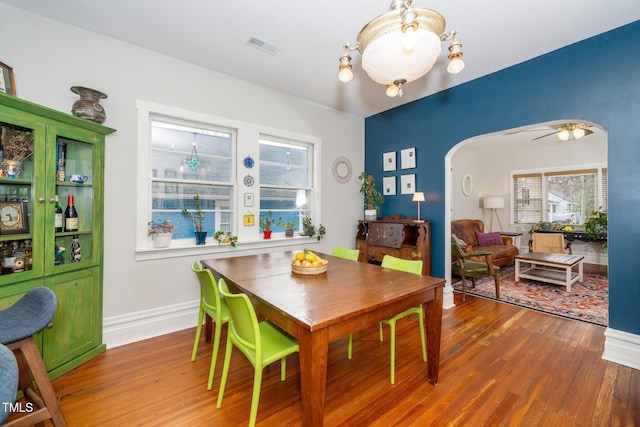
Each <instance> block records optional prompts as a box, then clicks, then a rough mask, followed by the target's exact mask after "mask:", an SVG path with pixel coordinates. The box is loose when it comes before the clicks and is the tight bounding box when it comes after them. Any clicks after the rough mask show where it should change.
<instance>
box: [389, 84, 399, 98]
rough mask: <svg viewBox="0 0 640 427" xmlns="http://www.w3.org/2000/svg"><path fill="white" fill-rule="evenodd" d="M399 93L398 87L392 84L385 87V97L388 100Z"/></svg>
mask: <svg viewBox="0 0 640 427" xmlns="http://www.w3.org/2000/svg"><path fill="white" fill-rule="evenodd" d="M399 93H400V89H398V86H396V85H394V84H393V83H391V84H390V85H387V96H388V97H389V98H395V97H396V96H398V94H399Z"/></svg>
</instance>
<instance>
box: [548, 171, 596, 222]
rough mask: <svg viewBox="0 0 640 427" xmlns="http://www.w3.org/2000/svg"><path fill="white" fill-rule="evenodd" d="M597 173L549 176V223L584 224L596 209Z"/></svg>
mask: <svg viewBox="0 0 640 427" xmlns="http://www.w3.org/2000/svg"><path fill="white" fill-rule="evenodd" d="M597 178H598V176H597V174H596V173H589V174H568V175H553V176H547V177H546V180H547V221H549V222H562V223H565V224H583V223H584V222H585V221H586V220H587V218H588V216H589V213H591V211H593V210H595V209H596V207H597V206H596V203H597V193H596V181H597Z"/></svg>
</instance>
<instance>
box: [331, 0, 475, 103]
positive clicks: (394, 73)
mask: <svg viewBox="0 0 640 427" xmlns="http://www.w3.org/2000/svg"><path fill="white" fill-rule="evenodd" d="M445 26H446V22H445V19H444V17H443V16H442V15H440V14H439V13H438V12H435V11H433V10H430V9H421V8H414V1H413V0H394V1H393V2H392V4H391V10H390V11H389V12H387V13H385V14H383V15H380V16H378V17H376V18H374V19H373V20H372V21H371V22H369V23H368V24H367V25H365V26H364V28H363V29H362V30H361V31H360V33H359V34H358V37H357V39H356V42H355V43H353V44H352V43H346V44H345V45H344V53H343V55H342V56H341V57H340V66H339V74H338V78H339V79H340V80H341V81H343V82H345V83H346V82H348V81H350V80H351V79H352V78H353V72H352V68H351V57H350V56H349V54H348V52H349V51H354V50H357V51H359V52H360V53H361V55H362V68H363V69H364V71H365V72H366V73H367V75H368V76H369V77H370V78H371V80H373V81H375V82H376V83H380V84H382V85H385V86H386V87H387V95H388V96H392V97H393V96H402V87H403V85H405V84H407V83H410V82H412V81H414V80H417V79H419V78H421V77H422V76H424V75H425V74H427V73H428V72H429V71H430V70H431V68H433V66H434V64H435V63H436V61H437V60H438V57H439V56H440V53H441V51H442V41H444V40H452V43H451V46H450V47H449V55H448V58H449V60H450V61H451V63H450V65H449V67H448V71H449V72H450V73H454V74H455V73H458V72H459V71H461V70H462V68H464V63H463V62H462V59H461V58H462V43H460V42H459V41H458V39H457V32H456V31H452V32H450V33H448V34H444V29H445Z"/></svg>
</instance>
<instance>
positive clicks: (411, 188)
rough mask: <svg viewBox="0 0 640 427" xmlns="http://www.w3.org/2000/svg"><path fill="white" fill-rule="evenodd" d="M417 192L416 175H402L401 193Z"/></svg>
mask: <svg viewBox="0 0 640 427" xmlns="http://www.w3.org/2000/svg"><path fill="white" fill-rule="evenodd" d="M415 192H416V175H415V174H411V175H402V176H401V177H400V194H413V193H415Z"/></svg>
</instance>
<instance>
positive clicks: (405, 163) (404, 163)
mask: <svg viewBox="0 0 640 427" xmlns="http://www.w3.org/2000/svg"><path fill="white" fill-rule="evenodd" d="M400 162H401V163H400V164H401V167H402V169H413V168H415V167H416V149H415V147H413V148H406V149H404V150H402V151H400Z"/></svg>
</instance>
